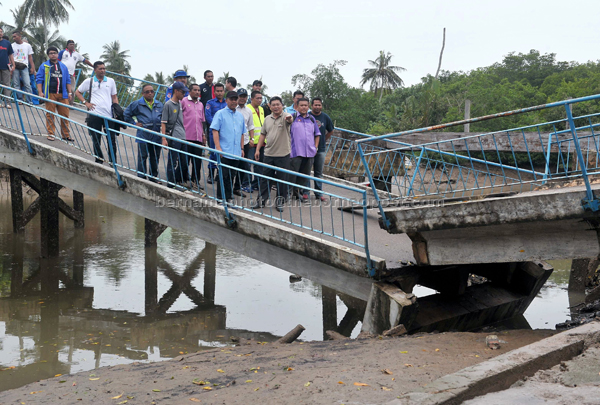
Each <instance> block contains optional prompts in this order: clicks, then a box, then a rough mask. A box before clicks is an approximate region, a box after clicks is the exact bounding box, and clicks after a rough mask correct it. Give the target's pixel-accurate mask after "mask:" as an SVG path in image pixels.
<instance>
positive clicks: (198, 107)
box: [181, 83, 207, 189]
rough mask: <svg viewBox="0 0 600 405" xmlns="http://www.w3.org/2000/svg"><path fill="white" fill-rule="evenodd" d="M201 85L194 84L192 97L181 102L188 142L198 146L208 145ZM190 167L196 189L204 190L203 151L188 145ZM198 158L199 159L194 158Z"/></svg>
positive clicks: (191, 91)
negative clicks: (201, 180)
mask: <svg viewBox="0 0 600 405" xmlns="http://www.w3.org/2000/svg"><path fill="white" fill-rule="evenodd" d="M200 100H201V99H200V85H199V84H195V83H194V84H192V85H191V86H190V95H189V96H187V97H184V99H183V100H181V111H182V112H183V127H184V128H185V139H186V141H188V142H190V143H193V144H196V145H202V146H204V145H206V141H207V139H206V133H205V132H204V124H205V123H206V119H205V118H204V105H203V104H202V101H200ZM188 152H189V153H190V156H188V165H189V164H190V163H191V164H192V172H191V175H190V177H191V180H192V183H196V187H198V188H199V189H203V188H204V187H202V186H201V185H200V177H201V176H200V175H201V174H202V159H200V156H202V152H203V149H202V148H197V147H194V146H191V145H188ZM193 156H198V157H193Z"/></svg>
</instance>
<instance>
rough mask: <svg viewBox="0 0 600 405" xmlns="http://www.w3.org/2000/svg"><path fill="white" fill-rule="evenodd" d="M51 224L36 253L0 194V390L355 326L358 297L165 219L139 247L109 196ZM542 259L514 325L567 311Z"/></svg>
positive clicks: (35, 237) (561, 267) (31, 227)
mask: <svg viewBox="0 0 600 405" xmlns="http://www.w3.org/2000/svg"><path fill="white" fill-rule="evenodd" d="M65 200H66V201H67V202H68V203H70V201H68V198H65ZM26 204H27V203H26ZM60 221H61V224H60V227H61V228H60V229H61V230H60V249H61V255H60V258H59V259H58V260H55V261H47V260H40V258H39V257H40V243H39V238H40V228H39V219H38V218H34V219H33V220H32V221H31V222H30V223H29V224H28V225H27V227H26V230H25V233H24V234H23V235H15V234H13V232H12V217H11V209H10V199H9V197H8V196H6V195H3V196H1V198H0V252H1V255H2V256H1V259H0V370H2V371H0V391H2V390H6V389H10V388H15V387H19V386H22V385H24V384H27V383H29V382H33V381H36V380H39V379H43V378H48V377H53V376H55V375H57V374H68V373H75V372H79V371H86V370H90V373H93V371H92V370H93V369H94V368H97V367H102V366H109V365H116V364H122V363H128V362H134V361H142V362H147V361H160V360H164V359H169V358H173V357H175V356H178V355H179V354H183V353H188V352H195V351H198V350H202V349H203V348H212V347H219V346H226V345H230V344H232V340H231V337H232V336H236V337H243V338H248V339H250V338H254V339H256V340H258V341H272V340H276V339H277V338H278V337H280V336H282V335H283V334H285V333H286V332H288V331H289V330H290V329H292V328H293V327H294V326H296V325H297V324H302V325H303V326H304V327H305V328H306V331H305V332H304V333H303V334H302V337H301V338H302V339H305V340H321V339H323V333H324V330H328V329H333V328H336V327H337V328H338V330H341V331H343V332H344V333H345V334H346V335H351V336H356V335H357V334H358V333H359V331H360V319H361V315H362V313H361V311H364V302H362V301H360V300H357V299H355V298H352V297H348V296H346V295H344V294H339V293H336V291H333V290H331V289H329V288H327V287H322V286H320V285H318V284H316V283H313V282H312V281H310V280H308V279H302V280H300V281H294V282H292V281H291V280H290V273H288V272H286V271H283V270H285V269H279V268H275V267H272V266H269V265H266V264H264V263H261V262H260V261H257V260H253V259H250V258H247V257H244V256H242V255H240V254H237V253H236V252H233V251H229V250H226V249H223V248H220V247H218V246H214V245H211V244H208V243H205V242H204V241H203V240H201V239H199V238H197V237H194V236H190V235H188V234H185V233H182V232H178V231H176V230H173V229H171V228H168V229H167V230H166V231H165V232H164V233H163V235H162V236H161V237H160V238H159V241H158V247H157V248H156V249H149V250H148V249H146V248H144V218H142V217H139V216H136V215H134V214H131V213H129V212H127V211H124V210H121V209H119V208H116V207H114V206H111V205H109V204H106V203H103V202H100V201H97V200H94V199H91V198H86V201H85V228H84V229H82V230H75V229H74V227H73V224H72V222H70V221H69V220H68V219H66V218H65V217H64V216H62V215H61V218H60ZM551 264H552V265H554V267H555V271H554V273H553V274H552V276H551V278H550V280H549V281H548V283H547V284H546V286H544V288H543V289H542V290H541V292H540V294H539V296H538V297H537V298H536V299H535V300H534V301H533V303H532V304H531V306H530V307H529V309H528V311H527V312H526V313H525V316H524V318H525V319H524V320H523V319H521V320H520V322H518V324H519V325H520V327H528V326H529V327H531V328H534V329H538V328H549V329H553V328H554V326H555V324H556V323H558V322H563V321H565V320H566V319H568V318H569V309H568V307H569V299H568V294H567V290H566V287H567V283H568V280H569V268H570V261H558V262H552V263H551ZM148 274H150V275H153V276H150V277H148ZM431 293H432V291H431V290H428V289H426V288H420V287H417V288H416V289H415V294H417V296H422V295H428V294H431Z"/></svg>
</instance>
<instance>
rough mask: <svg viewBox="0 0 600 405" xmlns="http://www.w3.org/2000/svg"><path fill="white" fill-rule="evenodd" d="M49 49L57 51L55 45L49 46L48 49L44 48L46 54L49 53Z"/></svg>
mask: <svg viewBox="0 0 600 405" xmlns="http://www.w3.org/2000/svg"><path fill="white" fill-rule="evenodd" d="M50 51H54V52H56V53H58V48H57V47H55V46H49V47H48V49H46V55H50Z"/></svg>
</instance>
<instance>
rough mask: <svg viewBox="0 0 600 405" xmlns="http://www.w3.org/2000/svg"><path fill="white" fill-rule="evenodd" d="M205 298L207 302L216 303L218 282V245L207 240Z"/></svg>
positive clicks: (205, 250) (205, 248) (205, 249)
mask: <svg viewBox="0 0 600 405" xmlns="http://www.w3.org/2000/svg"><path fill="white" fill-rule="evenodd" d="M204 252H205V253H206V256H205V257H204V299H205V301H206V302H207V303H211V304H214V303H215V288H216V283H217V246H216V245H213V244H212V243H208V242H206V246H205V247H204Z"/></svg>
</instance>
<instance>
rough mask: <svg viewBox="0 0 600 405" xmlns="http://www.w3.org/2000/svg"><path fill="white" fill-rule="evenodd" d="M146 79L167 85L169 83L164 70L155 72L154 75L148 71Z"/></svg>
mask: <svg viewBox="0 0 600 405" xmlns="http://www.w3.org/2000/svg"><path fill="white" fill-rule="evenodd" d="M144 80H145V81H147V82H152V83H156V84H163V85H166V84H167V83H168V81H167V79H165V74H164V73H163V72H155V73H154V76H153V75H151V74H149V73H148V74H147V75H146V76H144Z"/></svg>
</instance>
